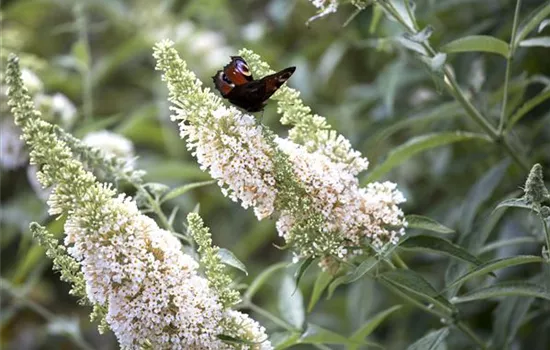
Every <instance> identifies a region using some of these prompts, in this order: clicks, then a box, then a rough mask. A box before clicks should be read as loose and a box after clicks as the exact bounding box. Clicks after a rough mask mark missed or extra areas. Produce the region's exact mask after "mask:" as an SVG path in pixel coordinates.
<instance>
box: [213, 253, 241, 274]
mask: <svg viewBox="0 0 550 350" xmlns="http://www.w3.org/2000/svg"><path fill="white" fill-rule="evenodd" d="M218 256H219V257H220V260H221V262H222V263H224V264H225V265H229V266H232V267H234V268H236V269H239V270H241V271H242V272H244V273H245V274H246V275H248V271H246V266H245V265H244V264H243V263H242V262H241V261H240V260H239V259H238V258H237V257H236V256H235V255H234V254H233V253H232V252H231V251H230V250H227V249H225V248H220V249H219V250H218Z"/></svg>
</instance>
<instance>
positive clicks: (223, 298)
mask: <svg viewBox="0 0 550 350" xmlns="http://www.w3.org/2000/svg"><path fill="white" fill-rule="evenodd" d="M187 224H188V227H189V232H190V233H191V236H192V237H193V239H194V240H195V242H196V243H197V245H198V252H199V253H200V254H201V259H200V261H201V266H203V267H204V269H205V274H206V277H207V278H208V282H210V285H211V286H212V288H213V289H214V290H216V292H217V293H218V296H219V298H220V302H221V303H222V304H223V305H224V307H229V306H231V305H234V304H237V303H238V302H240V295H239V292H237V291H236V290H234V289H232V288H231V286H230V285H231V283H232V280H231V278H230V277H229V276H228V275H227V271H226V267H225V265H224V264H223V263H222V261H221V259H220V257H219V255H218V251H219V248H218V247H216V246H212V238H211V237H212V235H211V234H210V231H209V230H208V228H207V227H206V226H204V223H203V220H202V218H201V217H200V216H199V214H197V213H189V215H187Z"/></svg>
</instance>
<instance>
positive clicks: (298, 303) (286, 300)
mask: <svg viewBox="0 0 550 350" xmlns="http://www.w3.org/2000/svg"><path fill="white" fill-rule="evenodd" d="M279 312H280V314H281V316H282V318H283V319H284V320H285V321H286V322H288V323H289V324H291V325H292V326H294V327H295V328H296V329H302V326H303V325H304V321H305V319H306V313H305V310H304V299H303V297H302V292H301V291H300V289H299V288H298V287H297V286H296V281H295V280H294V278H292V276H290V275H288V274H285V275H284V276H283V279H282V281H281V286H280V289H279Z"/></svg>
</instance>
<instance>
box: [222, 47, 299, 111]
mask: <svg viewBox="0 0 550 350" xmlns="http://www.w3.org/2000/svg"><path fill="white" fill-rule="evenodd" d="M295 70H296V67H288V68H285V69H283V70H282V71H280V72H277V73H275V74H270V75H268V76H265V77H263V78H262V79H260V80H254V78H253V77H252V73H251V72H250V69H249V68H248V64H247V63H246V61H245V60H244V59H243V58H242V57H240V56H231V62H229V64H227V65H226V66H225V67H223V70H219V71H218V72H216V75H214V76H213V77H212V80H213V81H214V86H215V87H216V89H217V90H218V91H219V92H220V93H221V94H222V97H223V98H226V99H228V100H229V102H231V103H232V104H234V105H235V106H237V107H240V108H242V109H244V110H246V111H248V112H259V111H261V110H263V109H264V107H265V105H266V104H267V100H268V99H269V98H270V97H271V95H273V94H274V93H275V91H277V90H278V89H279V88H280V87H281V86H282V85H283V84H284V83H285V82H286V81H287V80H288V78H290V76H291V75H292V73H294V71H295Z"/></svg>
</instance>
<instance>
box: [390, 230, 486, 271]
mask: <svg viewBox="0 0 550 350" xmlns="http://www.w3.org/2000/svg"><path fill="white" fill-rule="evenodd" d="M399 246H400V247H401V248H406V249H419V250H425V251H430V252H433V253H440V254H445V255H447V256H450V257H451V258H456V259H460V260H464V261H466V262H469V263H472V264H474V265H480V264H482V261H481V260H479V259H478V258H477V257H475V256H474V255H472V254H470V253H469V252H468V251H467V250H466V249H464V248H462V247H461V246H459V245H456V244H454V243H451V242H449V241H447V240H446V239H443V238H439V237H434V236H427V235H418V236H412V237H409V238H407V239H406V240H404V241H403V242H401V243H400V244H399Z"/></svg>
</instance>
